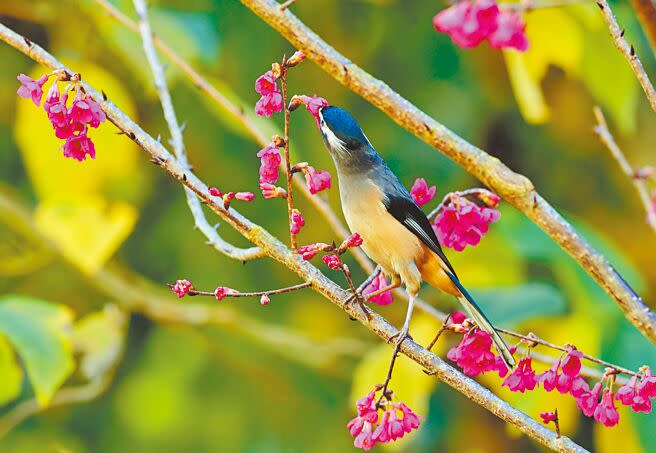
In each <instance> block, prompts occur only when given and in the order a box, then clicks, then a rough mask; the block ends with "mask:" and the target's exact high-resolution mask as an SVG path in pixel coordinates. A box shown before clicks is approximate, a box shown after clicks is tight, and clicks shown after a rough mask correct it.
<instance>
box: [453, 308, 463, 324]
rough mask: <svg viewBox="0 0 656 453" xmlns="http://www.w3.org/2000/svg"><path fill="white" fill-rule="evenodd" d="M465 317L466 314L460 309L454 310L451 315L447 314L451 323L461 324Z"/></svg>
mask: <svg viewBox="0 0 656 453" xmlns="http://www.w3.org/2000/svg"><path fill="white" fill-rule="evenodd" d="M466 319H467V315H466V314H464V313H463V312H461V311H460V310H456V311H454V312H453V313H451V316H449V321H450V322H451V323H453V324H462V323H463V322H465V320H466Z"/></svg>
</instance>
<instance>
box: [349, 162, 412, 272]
mask: <svg viewBox="0 0 656 453" xmlns="http://www.w3.org/2000/svg"><path fill="white" fill-rule="evenodd" d="M339 189H340V197H341V200H342V210H343V212H344V217H345V218H346V222H347V223H348V225H349V228H350V229H351V231H352V232H357V233H359V234H360V236H361V237H362V239H363V244H362V249H363V250H364V252H365V253H366V254H367V255H368V256H369V257H370V258H371V259H372V260H373V261H375V262H376V263H377V264H379V265H381V266H382V267H383V269H384V270H385V271H386V272H387V273H394V274H397V275H401V274H403V273H404V269H406V267H407V266H408V264H410V263H414V262H415V261H416V260H417V259H418V258H419V257H420V256H421V254H422V253H423V251H422V248H421V241H420V240H419V239H418V238H417V237H416V236H415V235H414V234H412V232H410V230H408V229H407V228H406V227H405V226H404V225H403V224H401V223H400V222H399V221H398V220H396V219H395V218H394V217H393V216H392V215H391V214H390V213H389V212H388V211H387V208H385V205H384V204H383V199H384V198H383V193H382V191H381V189H380V188H379V187H378V186H377V185H375V184H374V183H373V182H372V181H371V180H370V179H368V178H366V177H365V176H362V175H346V176H341V175H340V178H339Z"/></svg>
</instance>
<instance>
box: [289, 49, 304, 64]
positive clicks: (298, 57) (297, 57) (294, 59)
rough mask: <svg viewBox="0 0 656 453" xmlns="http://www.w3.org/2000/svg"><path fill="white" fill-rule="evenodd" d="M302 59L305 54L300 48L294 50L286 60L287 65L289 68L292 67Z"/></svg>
mask: <svg viewBox="0 0 656 453" xmlns="http://www.w3.org/2000/svg"><path fill="white" fill-rule="evenodd" d="M303 60H305V54H304V53H303V52H301V51H300V50H297V51H296V52H294V55H292V56H291V57H289V60H287V66H288V67H290V68H291V67H294V66H296V65H298V64H300V63H302V62H303Z"/></svg>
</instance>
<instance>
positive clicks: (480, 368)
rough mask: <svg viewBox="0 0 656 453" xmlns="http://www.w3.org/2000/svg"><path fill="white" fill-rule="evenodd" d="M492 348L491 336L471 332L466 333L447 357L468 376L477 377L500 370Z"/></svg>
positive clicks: (479, 332)
mask: <svg viewBox="0 0 656 453" xmlns="http://www.w3.org/2000/svg"><path fill="white" fill-rule="evenodd" d="M491 347H492V338H490V334H488V333H487V332H485V331H483V330H471V331H469V332H467V333H465V335H464V336H463V338H462V341H461V342H460V344H458V345H457V346H454V347H453V348H451V349H450V350H449V352H448V353H447V355H446V357H447V358H448V359H449V360H451V361H453V362H455V363H456V364H457V365H458V366H459V367H460V368H462V372H463V373H465V374H466V375H467V376H477V375H479V374H481V373H485V372H487V371H493V370H497V369H498V368H497V367H498V364H497V361H496V356H495V355H494V354H493V353H492V351H491ZM499 371H500V370H499Z"/></svg>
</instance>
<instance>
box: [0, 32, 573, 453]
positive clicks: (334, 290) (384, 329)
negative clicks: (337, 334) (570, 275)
mask: <svg viewBox="0 0 656 453" xmlns="http://www.w3.org/2000/svg"><path fill="white" fill-rule="evenodd" d="M0 40H2V41H5V42H7V43H8V44H9V45H11V46H12V47H14V48H15V49H17V50H19V51H20V52H22V53H24V54H25V55H27V56H29V57H30V58H32V59H33V60H35V61H37V62H39V63H41V64H42V65H44V66H46V67H48V68H50V69H51V70H55V69H62V70H66V71H68V72H69V73H70V74H72V73H73V72H72V71H70V70H69V69H68V68H66V67H65V66H64V65H63V64H62V63H61V62H59V61H58V60H57V59H56V58H54V57H53V56H52V55H50V54H49V53H48V52H46V51H45V50H44V49H43V48H41V47H39V46H38V45H36V44H34V43H32V42H31V41H29V40H28V39H26V38H25V37H23V36H21V35H19V34H17V33H15V32H14V31H12V30H10V29H9V28H7V27H5V26H4V25H2V24H0ZM82 83H83V86H84V88H85V91H86V93H87V95H88V96H91V98H92V99H94V100H95V101H96V102H98V103H100V105H101V106H102V108H103V111H104V112H105V114H106V115H107V117H108V118H109V119H110V121H111V122H112V123H114V124H115V125H116V126H117V127H118V128H119V129H120V130H121V131H123V132H124V133H125V134H126V135H127V136H128V137H130V138H131V139H132V140H134V141H135V142H136V143H137V144H138V145H139V146H140V147H141V148H143V149H144V150H145V151H146V152H147V153H148V154H149V155H150V156H151V158H152V159H154V160H155V161H157V162H158V163H159V165H160V166H161V167H162V169H164V170H165V171H166V172H168V173H169V174H170V175H171V176H173V177H174V178H176V179H177V180H178V181H179V182H180V183H181V184H183V185H184V186H185V187H187V188H189V189H191V190H192V191H193V192H194V193H195V194H196V195H197V196H198V197H199V198H200V199H201V200H203V201H205V202H206V203H207V204H208V206H209V207H210V208H211V209H212V210H213V211H214V212H215V213H216V214H217V215H219V216H220V217H221V218H222V219H223V220H224V221H225V222H226V223H228V224H230V225H231V226H232V227H233V228H235V229H236V230H237V231H238V232H239V233H241V234H242V235H243V236H244V237H245V238H247V239H248V240H250V241H251V242H252V243H254V244H255V245H257V246H259V247H262V249H263V250H265V251H266V254H267V255H268V256H270V257H271V258H273V259H274V260H276V261H278V262H279V263H281V264H282V265H284V266H286V267H287V268H289V269H290V270H291V271H293V272H294V273H296V274H297V275H298V276H299V277H300V278H302V279H303V280H304V281H306V282H309V283H311V284H312V288H313V289H314V290H315V291H317V292H318V293H320V294H322V295H323V296H324V297H326V298H327V299H329V300H330V301H331V302H333V303H334V304H335V305H337V306H338V307H340V308H341V309H342V310H344V311H345V312H347V313H348V314H349V315H350V316H352V317H353V318H355V319H357V320H358V321H360V322H361V323H362V324H363V325H365V326H366V327H367V328H368V329H369V330H370V331H372V332H373V333H375V334H376V335H378V336H379V337H380V338H382V339H383V340H385V341H391V339H393V338H394V336H395V335H396V334H398V331H397V330H396V329H395V328H394V327H393V326H392V325H390V324H389V323H388V322H387V321H386V320H385V319H384V318H383V317H382V316H380V315H378V314H376V313H372V314H370V317H369V319H367V316H366V315H365V313H363V312H362V311H361V310H360V309H359V308H358V307H357V306H351V305H349V304H348V303H347V300H348V299H349V294H348V293H347V292H346V291H344V290H343V289H341V288H340V287H339V286H337V285H336V284H335V283H334V282H332V281H331V280H329V279H328V278H327V277H326V276H325V275H323V274H322V273H321V272H320V271H319V270H318V269H317V268H315V267H314V266H312V265H311V264H310V263H308V262H306V261H303V260H302V259H301V258H300V256H298V255H297V254H295V253H293V252H292V251H291V250H289V249H288V248H287V247H285V245H284V244H283V243H282V242H280V241H279V240H278V239H277V238H275V237H274V236H272V235H271V234H270V233H269V232H268V231H266V230H265V229H264V228H262V227H261V226H259V225H256V224H255V223H253V222H251V221H250V220H248V219H246V218H245V217H243V216H242V215H241V214H239V213H238V212H237V211H235V210H234V209H232V208H230V209H226V208H224V207H223V206H222V203H217V202H216V201H215V200H214V197H212V196H211V195H210V194H209V190H208V187H207V185H205V184H204V183H203V182H201V181H200V180H199V179H198V178H197V177H196V176H195V175H194V174H193V173H192V172H191V171H187V170H186V169H185V168H183V167H182V166H181V165H180V163H179V162H178V161H177V160H176V159H175V157H174V156H172V155H171V154H170V153H169V152H168V151H167V150H166V149H165V148H164V147H163V146H162V144H161V143H159V142H158V141H157V140H155V139H154V138H153V137H151V136H150V135H148V134H147V133H146V132H144V130H143V129H141V127H139V125H137V124H136V123H135V122H134V121H132V120H131V119H130V118H129V117H128V116H127V115H125V113H123V112H122V111H121V110H119V109H118V107H116V105H114V104H113V103H112V102H111V101H109V100H106V99H104V98H103V96H102V95H101V94H100V93H99V92H98V91H97V90H95V89H94V88H92V87H91V86H89V85H88V84H87V83H86V82H82ZM400 352H401V353H403V354H404V355H406V356H407V357H409V358H410V359H411V360H413V361H415V362H416V363H418V364H420V365H421V366H423V367H424V368H425V369H426V371H427V372H428V373H429V374H432V375H435V376H436V377H437V378H438V379H440V380H442V381H443V382H445V383H447V384H449V385H450V386H451V387H453V388H455V389H456V390H458V391H459V392H461V393H463V394H464V395H466V396H467V397H468V398H469V399H471V400H472V401H474V402H476V403H477V404H480V405H481V406H483V407H485V408H486V409H488V410H489V411H490V412H492V413H493V414H495V415H496V416H498V417H499V418H501V419H502V420H504V421H506V422H507V423H510V424H512V425H514V426H516V427H517V428H518V429H519V430H520V431H522V432H523V433H525V434H526V435H528V436H530V437H531V438H533V439H535V440H536V441H538V442H540V443H541V444H543V445H545V446H547V447H549V448H551V449H553V450H557V451H567V452H570V451H571V452H584V451H586V450H585V449H583V448H582V447H580V446H579V445H577V444H576V443H575V442H573V441H572V440H571V439H569V438H567V437H560V438H558V437H557V436H556V434H555V433H553V432H552V431H550V430H549V429H547V428H546V427H544V426H542V425H541V424H540V423H538V422H537V421H536V420H534V419H532V418H531V417H529V416H528V415H526V414H524V413H523V412H521V411H520V410H518V409H516V408H514V407H513V406H511V405H510V404H508V403H506V402H505V401H503V400H502V399H500V398H499V397H498V396H496V395H495V394H494V393H492V392H491V391H489V390H487V389H486V388H484V387H482V386H481V385H480V384H478V383H477V382H476V381H474V380H472V379H470V378H468V377H466V376H464V375H463V374H462V373H460V372H459V371H457V370H456V369H455V368H453V367H452V366H450V365H449V364H447V363H446V362H444V361H443V360H442V359H440V358H439V357H438V356H436V355H435V354H433V353H432V352H430V351H428V350H426V349H425V348H423V347H422V346H420V345H418V344H416V343H414V342H413V341H410V340H406V341H405V342H403V345H402V347H401V351H400Z"/></svg>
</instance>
